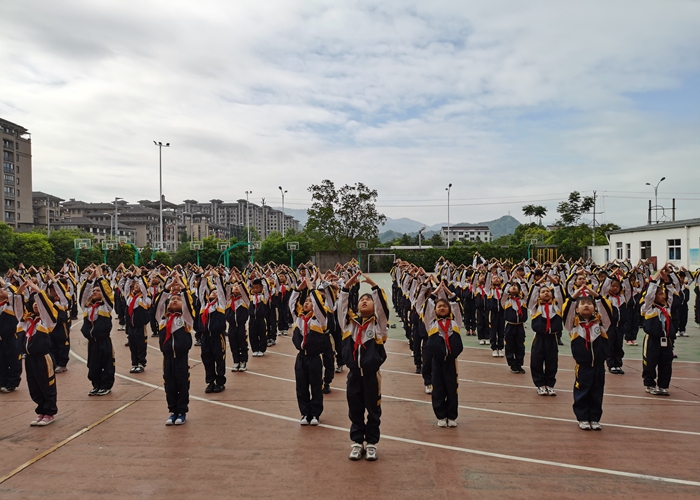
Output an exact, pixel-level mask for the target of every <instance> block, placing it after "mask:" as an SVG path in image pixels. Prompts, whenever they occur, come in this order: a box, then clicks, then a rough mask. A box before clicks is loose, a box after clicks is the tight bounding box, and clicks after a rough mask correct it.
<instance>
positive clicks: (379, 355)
mask: <svg viewBox="0 0 700 500" xmlns="http://www.w3.org/2000/svg"><path fill="white" fill-rule="evenodd" d="M372 299H373V301H374V315H373V316H371V317H370V318H367V319H363V318H362V317H361V316H358V315H357V313H355V312H354V310H353V309H351V308H350V307H349V302H350V292H349V291H348V289H347V288H345V287H344V288H343V289H342V290H341V291H340V295H339V298H338V320H339V321H340V328H341V330H342V331H343V359H344V361H345V365H346V366H347V367H348V379H347V392H346V396H347V401H348V413H349V417H350V422H351V425H350V439H351V440H352V441H353V442H354V443H357V444H360V445H362V444H363V442H365V441H366V442H367V443H368V444H371V445H376V444H377V443H378V442H379V437H380V432H379V425H380V423H381V415H382V408H381V402H382V396H381V388H382V382H381V380H382V376H381V372H380V371H379V368H380V367H381V365H382V364H383V363H384V361H386V350H385V348H384V339H385V338H386V336H387V330H388V323H387V322H388V318H389V308H388V306H387V300H386V296H385V295H384V292H383V291H382V290H381V289H380V288H379V287H378V286H375V287H372ZM365 412H366V414H367V418H366V419H365Z"/></svg>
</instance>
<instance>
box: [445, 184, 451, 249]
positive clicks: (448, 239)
mask: <svg viewBox="0 0 700 500" xmlns="http://www.w3.org/2000/svg"><path fill="white" fill-rule="evenodd" d="M451 190H452V183H451V182H450V185H449V186H447V187H446V188H445V191H447V248H450V191H451Z"/></svg>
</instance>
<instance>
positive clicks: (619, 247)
mask: <svg viewBox="0 0 700 500" xmlns="http://www.w3.org/2000/svg"><path fill="white" fill-rule="evenodd" d="M615 258H616V259H617V260H622V242H621V241H619V242H617V243H615Z"/></svg>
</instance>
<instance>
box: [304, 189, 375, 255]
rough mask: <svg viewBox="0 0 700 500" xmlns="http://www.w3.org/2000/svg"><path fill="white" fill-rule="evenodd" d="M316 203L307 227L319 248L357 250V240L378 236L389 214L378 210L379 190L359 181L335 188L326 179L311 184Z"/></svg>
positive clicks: (313, 198) (310, 209)
mask: <svg viewBox="0 0 700 500" xmlns="http://www.w3.org/2000/svg"><path fill="white" fill-rule="evenodd" d="M308 190H309V192H310V193H311V199H312V200H313V203H312V204H311V208H309V210H308V211H307V213H308V215H309V219H308V221H307V223H306V230H307V231H308V232H309V234H311V235H313V238H314V239H315V240H317V244H318V247H319V248H322V249H327V250H338V251H342V252H348V253H349V252H354V251H355V242H356V241H358V240H370V239H373V238H378V237H379V226H380V225H383V224H384V222H385V221H386V216H385V215H384V214H380V213H379V212H378V211H377V207H376V201H377V196H378V194H377V191H376V190H374V189H369V188H368V187H367V186H366V185H365V184H363V183H361V182H358V183H356V184H355V185H353V186H350V185H347V184H346V185H345V186H343V187H341V188H340V189H338V190H336V188H335V184H333V182H332V181H330V180H328V179H326V180H324V181H322V182H321V184H314V185H312V186H310V187H309V188H308Z"/></svg>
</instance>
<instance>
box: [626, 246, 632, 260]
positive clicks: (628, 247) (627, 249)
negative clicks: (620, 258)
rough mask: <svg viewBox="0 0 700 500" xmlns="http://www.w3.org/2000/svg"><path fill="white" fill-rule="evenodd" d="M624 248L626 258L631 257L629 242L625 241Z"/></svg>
mask: <svg viewBox="0 0 700 500" xmlns="http://www.w3.org/2000/svg"><path fill="white" fill-rule="evenodd" d="M625 250H626V251H627V258H628V259H631V258H632V245H630V244H629V243H626V244H625Z"/></svg>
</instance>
